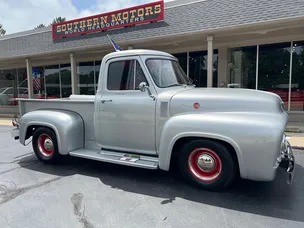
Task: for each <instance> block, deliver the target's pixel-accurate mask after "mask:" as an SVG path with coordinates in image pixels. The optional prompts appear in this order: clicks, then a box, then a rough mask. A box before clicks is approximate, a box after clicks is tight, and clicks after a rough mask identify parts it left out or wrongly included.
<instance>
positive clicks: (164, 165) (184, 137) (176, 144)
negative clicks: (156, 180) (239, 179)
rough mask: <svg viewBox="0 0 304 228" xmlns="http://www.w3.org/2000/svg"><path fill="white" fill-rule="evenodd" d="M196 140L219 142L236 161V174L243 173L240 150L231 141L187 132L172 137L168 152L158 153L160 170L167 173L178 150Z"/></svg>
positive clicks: (211, 135) (220, 137) (223, 137)
mask: <svg viewBox="0 0 304 228" xmlns="http://www.w3.org/2000/svg"><path fill="white" fill-rule="evenodd" d="M196 139H207V140H211V141H214V142H219V143H221V144H222V145H224V146H226V148H227V149H228V151H229V152H230V153H231V155H232V157H233V159H235V161H236V165H237V169H238V172H239V173H241V172H244V170H243V169H242V163H243V161H242V153H241V150H240V148H239V146H238V145H237V144H236V143H235V142H234V141H233V140H232V139H230V138H228V137H225V136H221V135H215V134H207V133H206V134H205V133H200V132H187V133H182V134H179V135H177V136H176V137H174V138H173V139H172V140H171V142H170V143H169V144H168V147H167V148H168V150H167V151H168V152H167V153H160V159H159V160H160V168H161V169H163V170H167V171H168V170H169V169H170V168H171V166H172V164H174V159H175V157H176V156H177V155H178V152H179V149H180V148H181V147H182V146H183V145H185V143H187V142H189V141H192V140H196Z"/></svg>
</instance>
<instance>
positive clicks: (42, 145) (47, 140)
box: [38, 134, 54, 157]
mask: <svg viewBox="0 0 304 228" xmlns="http://www.w3.org/2000/svg"><path fill="white" fill-rule="evenodd" d="M38 150H39V152H40V153H41V154H42V155H43V156H45V157H49V156H52V154H53V153H54V143H53V141H52V138H51V137H50V136H49V135H47V134H41V135H40V136H39V138H38Z"/></svg>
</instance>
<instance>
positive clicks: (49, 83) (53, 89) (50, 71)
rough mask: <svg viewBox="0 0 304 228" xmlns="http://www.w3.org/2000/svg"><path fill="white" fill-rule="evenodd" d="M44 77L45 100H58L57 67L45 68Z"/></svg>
mask: <svg viewBox="0 0 304 228" xmlns="http://www.w3.org/2000/svg"><path fill="white" fill-rule="evenodd" d="M44 76H45V88H46V93H45V98H46V99H50V98H60V78H59V65H54V66H46V67H45V70H44Z"/></svg>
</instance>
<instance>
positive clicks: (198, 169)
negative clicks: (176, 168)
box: [188, 148, 222, 182]
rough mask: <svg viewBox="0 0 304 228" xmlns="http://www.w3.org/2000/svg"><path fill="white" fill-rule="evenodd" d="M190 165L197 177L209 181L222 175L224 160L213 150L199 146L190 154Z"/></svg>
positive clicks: (191, 170)
mask: <svg viewBox="0 0 304 228" xmlns="http://www.w3.org/2000/svg"><path fill="white" fill-rule="evenodd" d="M188 167H189V169H190V172H191V173H192V174H193V175H194V176H195V177H196V178H198V179H199V180H202V181H207V182H209V181H214V180H216V179H217V178H218V177H219V176H220V174H221V172H222V161H221V159H220V157H219V156H218V155H217V154H216V153H215V152H214V151H213V150H210V149H207V148H197V149H195V150H193V151H192V152H191V153H190V155H189V158H188Z"/></svg>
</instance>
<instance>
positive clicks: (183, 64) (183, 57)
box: [173, 52, 187, 74]
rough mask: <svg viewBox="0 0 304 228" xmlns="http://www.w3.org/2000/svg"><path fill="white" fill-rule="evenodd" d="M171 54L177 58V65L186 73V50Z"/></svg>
mask: <svg viewBox="0 0 304 228" xmlns="http://www.w3.org/2000/svg"><path fill="white" fill-rule="evenodd" d="M173 56H174V57H176V58H177V59H178V63H179V65H180V66H181V68H182V69H183V71H184V72H185V73H186V74H187V52H185V53H177V54H173Z"/></svg>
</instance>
